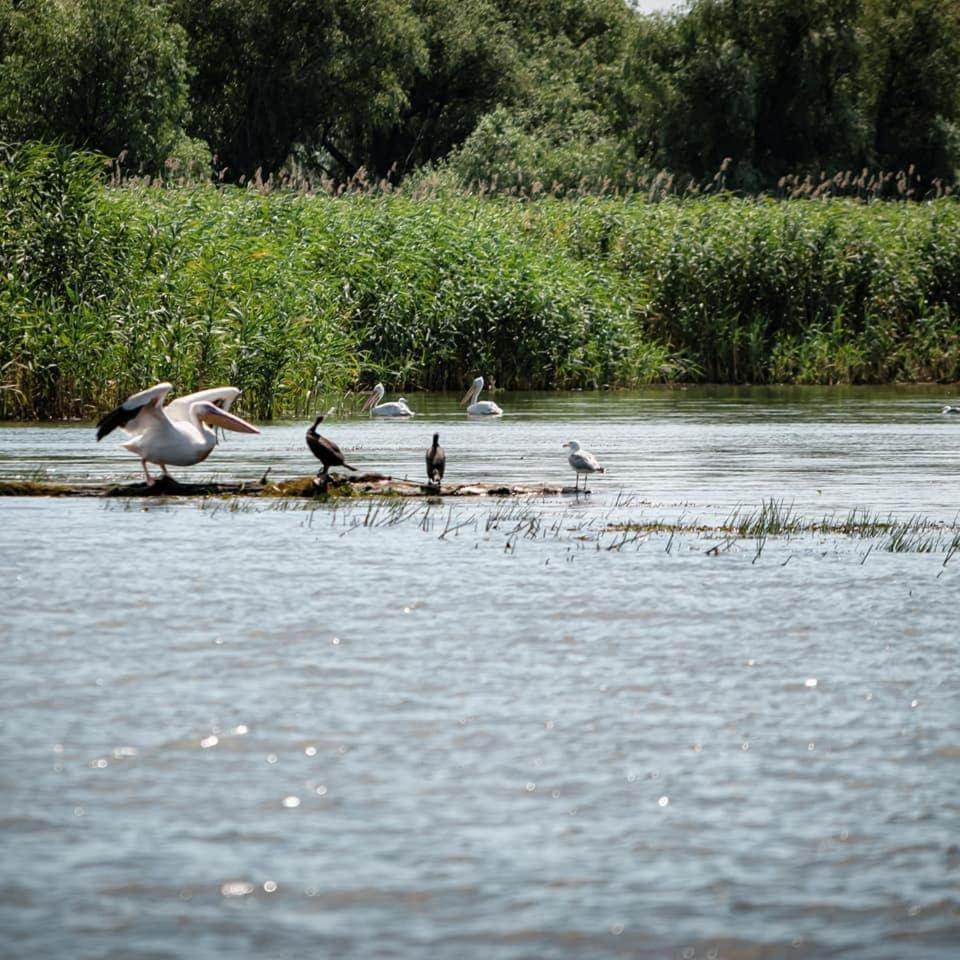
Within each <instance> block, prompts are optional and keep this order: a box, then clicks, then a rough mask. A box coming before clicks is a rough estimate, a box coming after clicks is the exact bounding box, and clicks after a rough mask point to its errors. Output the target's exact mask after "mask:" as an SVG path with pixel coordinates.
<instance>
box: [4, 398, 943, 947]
mask: <svg viewBox="0 0 960 960" xmlns="http://www.w3.org/2000/svg"><path fill="white" fill-rule="evenodd" d="M408 399H410V401H411V405H412V406H413V407H414V409H415V410H417V411H418V416H417V417H416V418H415V419H414V420H413V421H412V422H398V423H395V422H383V421H371V420H367V419H361V418H341V419H331V420H330V421H329V422H327V423H326V424H325V425H324V427H323V430H324V432H325V433H327V435H329V436H330V437H332V438H334V439H336V440H337V441H338V442H339V443H340V445H341V447H342V448H343V450H344V452H345V454H346V455H347V458H348V459H349V460H351V461H352V462H354V463H355V464H356V465H357V466H358V467H361V468H363V469H375V470H381V471H383V472H386V473H392V474H393V475H396V476H403V475H409V476H411V477H415V476H420V475H421V471H422V465H423V460H422V456H423V449H424V448H425V447H426V446H427V445H428V443H429V439H430V435H431V434H432V432H433V431H434V430H438V431H439V432H440V434H441V442H442V443H443V444H444V446H445V447H446V449H447V455H448V471H447V476H448V479H450V480H451V481H453V482H457V481H466V480H501V479H502V480H516V481H520V480H529V481H533V480H538V481H550V482H557V481H565V482H569V480H570V478H571V477H572V474H570V471H569V468H568V467H567V464H566V460H565V451H564V450H562V449H561V447H560V444H561V443H562V442H563V441H565V440H569V439H576V440H578V441H580V443H581V444H583V445H584V446H586V447H587V448H588V449H591V450H593V451H594V452H595V453H596V454H597V456H598V457H599V459H600V460H601V461H602V462H604V463H605V465H606V466H607V468H608V473H607V475H606V476H603V477H595V478H593V479H592V480H591V483H590V486H591V490H592V493H591V495H590V496H589V497H579V498H576V497H572V496H563V497H557V498H550V499H534V500H531V501H524V502H518V501H497V500H493V499H490V498H479V499H475V500H456V501H450V500H446V501H444V502H443V503H434V504H430V503H427V502H420V501H411V502H407V503H403V504H396V503H393V504H391V503H382V504H373V505H372V504H370V503H368V502H361V503H355V504H345V505H343V504H341V505H340V506H336V507H333V506H322V505H316V504H306V505H303V504H280V505H277V504H266V503H263V502H260V501H247V502H246V503H243V502H237V501H231V502H220V501H210V502H206V503H199V502H196V501H191V502H176V503H167V504H164V503H149V504H144V503H142V502H139V501H138V502H131V503H118V502H114V501H99V500H68V499H41V498H3V499H0V574H2V578H3V579H2V583H3V589H2V590H0V634H2V644H0V698H2V699H0V702H2V704H3V709H2V712H0V749H2V755H3V764H2V767H0V799H2V801H3V802H2V806H0V849H2V851H3V864H4V870H3V874H2V876H0V956H2V957H4V958H6V957H11V958H21V957H31V958H44V957H51V958H70V960H74V958H77V960H86V958H90V960H94V958H96V960H101V958H118V960H119V958H124V960H147V958H150V960H159V958H183V957H189V958H197V960H219V958H223V957H244V958H246V957H251V958H253V957H256V958H272V960H288V958H289V960H300V958H303V957H308V956H312V957H344V958H379V957H385V958H386V957H398V958H400V957H402V958H406V957H417V958H419V957H431V958H447V957H450V958H457V960H464V958H469V960H473V958H477V960H487V958H489V960H519V958H524V960H527V958H530V960H539V958H562V960H573V958H577V960H580V958H590V960H592V958H597V960H605V958H608V957H609V958H614V957H618V958H619V957H638V958H659V957H683V958H693V957H696V958H703V957H713V958H727V960H751V958H752V960H761V958H763V960H770V958H780V957H784V958H786V957H803V958H820V957H844V958H863V960H867V958H869V960H885V958H888V960H900V958H917V960H933V958H936V960H941V958H943V960H948V958H950V960H952V958H954V957H955V956H957V949H958V943H960V830H958V826H960V817H958V813H960V800H958V788H960V670H958V667H957V652H958V643H957V640H958V636H960V628H958V626H957V622H958V620H957V596H958V590H957V588H958V584H960V581H958V572H960V554H957V556H956V557H952V555H951V554H950V553H949V549H948V547H947V546H945V544H944V541H943V538H941V540H939V541H938V542H937V543H935V544H934V543H932V542H931V543H930V545H929V552H924V551H923V550H921V549H920V548H919V547H917V544H916V542H914V546H913V548H911V549H908V550H905V551H902V552H899V551H892V550H890V549H887V547H888V546H889V542H888V541H889V538H887V539H886V540H885V538H884V537H883V536H882V535H878V536H873V537H843V536H837V535H824V534H802V535H798V536H793V537H789V538H787V537H773V538H770V539H768V540H766V541H764V540H763V539H762V538H761V539H760V540H757V539H755V538H753V539H751V538H739V539H737V538H731V537H728V536H724V535H721V534H720V533H718V532H717V531H716V526H717V525H718V524H719V523H721V522H722V521H723V520H724V519H725V518H727V517H729V515H730V514H731V512H733V511H734V510H736V509H737V508H738V507H740V508H741V509H756V508H757V507H758V506H759V505H760V504H761V503H762V502H763V501H764V500H769V499H770V498H774V499H776V500H778V501H783V503H784V504H787V505H790V506H791V507H792V509H793V511H794V512H795V513H796V515H798V516H803V517H808V518H820V517H824V516H833V517H840V516H845V515H846V514H848V513H849V512H850V511H851V510H853V509H855V508H856V509H859V510H864V511H867V512H868V513H869V514H871V515H875V516H877V517H882V518H887V517H892V518H893V519H900V520H904V519H908V518H910V517H916V516H922V517H924V518H927V519H929V520H934V521H942V522H943V523H944V524H946V525H950V524H952V523H953V522H954V521H955V519H956V515H957V512H958V503H960V417H944V416H941V415H940V413H939V411H940V406H941V405H942V403H944V402H947V401H952V400H953V399H954V398H953V397H952V396H951V395H949V394H948V393H945V392H943V391H942V390H927V391H918V390H880V391H875V390H870V391H866V390H863V391H859V390H847V391H814V390H809V391H804V390H792V391H763V390H740V391H732V390H687V391H679V390H678V391H649V392H644V393H636V394H611V395H586V394H566V395H510V394H503V395H498V398H497V399H498V402H500V403H501V405H502V406H503V407H504V408H505V409H506V410H507V415H506V416H505V417H504V418H503V419H502V420H499V421H494V422H470V421H468V420H467V419H466V418H465V417H464V416H463V415H462V414H461V413H460V412H459V411H458V410H457V408H456V405H455V398H453V397H452V396H450V397H443V396H430V397H421V396H413V397H410V398H408ZM305 426H306V424H304V423H296V424H293V423H291V424H277V425H272V426H266V427H264V432H263V435H262V436H260V437H248V436H240V435H230V436H229V437H228V439H227V442H226V444H225V445H223V446H220V447H218V448H217V449H216V450H215V451H214V453H213V454H212V455H211V457H210V459H209V460H208V461H207V463H206V464H203V465H201V467H199V468H194V469H192V470H189V471H185V470H179V471H177V470H174V471H173V472H174V473H175V475H178V476H181V477H186V476H188V475H189V476H190V477H202V476H219V477H230V478H233V477H259V476H261V475H262V474H263V472H264V470H265V469H266V468H267V467H268V466H269V467H270V468H271V477H284V476H295V475H303V474H306V473H308V472H312V471H313V470H315V469H316V463H315V461H313V460H312V458H311V457H310V455H309V453H308V452H307V451H306V448H305V447H304V444H303V432H304V429H305ZM137 473H138V464H137V462H136V460H135V459H134V458H133V457H132V456H131V455H129V454H127V453H126V452H125V451H123V450H122V449H121V448H120V447H119V446H118V438H116V437H113V436H111V437H109V438H107V439H106V440H105V441H103V442H102V443H100V444H97V443H96V442H95V441H94V440H93V433H92V429H91V427H90V425H89V424H86V425H71V426H42V427H41V426H30V425H9V426H3V427H0V479H4V478H10V477H20V478H24V477H32V478H37V477H47V476H48V477H51V478H55V479H80V478H83V479H91V478H93V479H104V480H106V479H110V480H126V479H130V480H133V479H136V477H137ZM658 520H663V521H669V522H676V521H680V522H682V524H683V525H684V527H685V528H693V527H698V526H699V527H703V528H705V529H703V530H700V531H697V530H694V529H685V530H684V531H681V532H679V533H677V532H670V531H669V530H664V531H663V532H657V531H653V532H649V531H648V532H646V533H644V534H643V535H642V536H637V537H634V538H628V537H625V536H624V535H623V534H620V533H617V532H615V531H611V530H610V529H609V526H608V525H609V524H611V523H615V522H622V521H643V522H648V523H649V522H654V521H658ZM944 536H945V537H946V542H947V543H949V539H950V535H949V534H945V535H944Z"/></svg>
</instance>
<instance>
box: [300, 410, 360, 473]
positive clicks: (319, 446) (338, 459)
mask: <svg viewBox="0 0 960 960" xmlns="http://www.w3.org/2000/svg"><path fill="white" fill-rule="evenodd" d="M322 421H323V414H322V413H321V414H320V416H318V417H317V419H316V420H314V421H313V424H312V425H311V426H310V429H309V430H307V446H308V447H309V448H310V452H311V453H312V454H313V455H314V456H315V457H316V458H317V459H318V460H319V461H320V462H321V463H322V464H323V471H322V473H323V479H324V481H326V479H327V473H328V472H329V470H330V468H331V467H346V469H347V470H353V471H354V472H356V469H357V468H356V467H351V466H350V464H349V463H347V462H346V461H345V460H344V459H343V453H342V452H341V450H340V448H339V447H338V446H337V445H336V444H335V443H334V442H333V441H332V440H328V439H327V438H326V437H321V436H320V434H319V433H317V424H319V423H321V422H322ZM320 472H321V471H318V472H317V476H319V475H320Z"/></svg>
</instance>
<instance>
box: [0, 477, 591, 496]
mask: <svg viewBox="0 0 960 960" xmlns="http://www.w3.org/2000/svg"><path fill="white" fill-rule="evenodd" d="M574 492H576V491H575V490H574V488H573V487H564V486H562V485H560V484H549V483H512V484H504V483H480V482H477V483H442V484H430V483H420V482H419V481H416V480H401V479H398V478H396V477H390V476H386V475H385V474H382V473H362V474H359V475H358V476H354V477H343V476H331V477H327V478H324V477H323V476H322V475H318V476H316V477H294V478H293V479H291V480H278V481H276V482H267V479H266V475H265V476H264V478H263V479H261V480H240V481H219V482H210V483H181V482H179V481H177V480H174V479H173V478H172V477H162V478H160V479H158V480H157V481H156V482H155V483H153V484H151V485H149V486H148V485H147V484H146V483H129V484H115V483H92V482H88V483H44V482H41V481H34V480H0V497H276V498H284V497H288V498H293V499H297V498H299V499H304V498H308V499H319V500H324V499H334V498H349V497H483V496H488V497H549V496H553V497H555V496H559V495H561V494H573V493H574ZM579 493H581V494H582V493H583V491H582V490H581V491H579Z"/></svg>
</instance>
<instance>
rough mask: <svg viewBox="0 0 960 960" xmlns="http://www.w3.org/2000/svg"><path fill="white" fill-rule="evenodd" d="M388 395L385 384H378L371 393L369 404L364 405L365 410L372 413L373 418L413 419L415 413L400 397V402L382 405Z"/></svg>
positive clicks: (368, 399)
mask: <svg viewBox="0 0 960 960" xmlns="http://www.w3.org/2000/svg"><path fill="white" fill-rule="evenodd" d="M385 393H386V390H384V387H383V384H382V383H378V384H377V385H376V386H375V387H374V388H373V390H372V391H371V392H370V396H369V397H368V398H367V402H366V403H365V404H364V405H363V410H364V412H366V411H367V410H369V411H370V416H371V417H412V416H413V415H414V413H413V411H412V410H411V409H410V408H409V407H408V406H407V401H406V400H405V399H404V398H403V397H400V399H399V400H393V401H391V402H390V403H381V402H380V401H381V400H382V399H383V395H384V394H385Z"/></svg>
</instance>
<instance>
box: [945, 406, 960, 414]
mask: <svg viewBox="0 0 960 960" xmlns="http://www.w3.org/2000/svg"><path fill="white" fill-rule="evenodd" d="M940 412H941V413H943V414H947V413H960V407H951V406H950V405H949V404H948V405H947V406H945V407H944V408H943V409H942V410H941V411H940Z"/></svg>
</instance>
